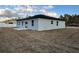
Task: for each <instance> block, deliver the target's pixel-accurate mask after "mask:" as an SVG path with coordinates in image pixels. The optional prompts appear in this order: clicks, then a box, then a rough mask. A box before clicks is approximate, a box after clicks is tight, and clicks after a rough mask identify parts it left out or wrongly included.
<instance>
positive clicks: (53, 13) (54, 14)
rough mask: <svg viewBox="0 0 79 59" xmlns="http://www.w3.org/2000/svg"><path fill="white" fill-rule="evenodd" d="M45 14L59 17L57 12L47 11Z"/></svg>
mask: <svg viewBox="0 0 79 59" xmlns="http://www.w3.org/2000/svg"><path fill="white" fill-rule="evenodd" d="M44 14H45V15H48V16H52V17H57V18H58V17H59V16H58V14H57V13H55V12H46V13H44Z"/></svg>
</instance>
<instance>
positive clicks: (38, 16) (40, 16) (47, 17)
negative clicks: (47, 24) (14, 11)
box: [17, 14, 63, 21]
mask: <svg viewBox="0 0 79 59" xmlns="http://www.w3.org/2000/svg"><path fill="white" fill-rule="evenodd" d="M36 18H42V19H52V20H61V21H63V20H62V19H60V18H55V17H51V16H47V15H42V14H39V15H35V16H30V17H27V18H23V19H18V20H17V21H21V20H30V19H36Z"/></svg>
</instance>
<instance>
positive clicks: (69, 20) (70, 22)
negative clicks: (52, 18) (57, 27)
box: [60, 14, 79, 26]
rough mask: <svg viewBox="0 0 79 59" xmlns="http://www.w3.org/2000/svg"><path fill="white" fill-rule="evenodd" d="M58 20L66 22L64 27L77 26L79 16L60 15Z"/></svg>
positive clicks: (78, 24)
mask: <svg viewBox="0 0 79 59" xmlns="http://www.w3.org/2000/svg"><path fill="white" fill-rule="evenodd" d="M60 18H61V19H62V20H64V21H65V22H66V26H79V15H76V14H75V15H69V14H64V16H62V15H60Z"/></svg>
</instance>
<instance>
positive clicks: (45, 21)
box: [17, 14, 65, 31]
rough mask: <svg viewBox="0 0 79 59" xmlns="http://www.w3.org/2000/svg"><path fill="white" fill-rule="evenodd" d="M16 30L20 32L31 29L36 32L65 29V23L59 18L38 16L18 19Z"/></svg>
mask: <svg viewBox="0 0 79 59" xmlns="http://www.w3.org/2000/svg"><path fill="white" fill-rule="evenodd" d="M17 28H19V29H20V30H22V29H31V30H37V31H42V30H52V29H59V28H65V21H63V20H61V19H59V18H55V17H50V16H46V15H42V14H39V15H35V16H31V17H27V18H24V19H18V20H17Z"/></svg>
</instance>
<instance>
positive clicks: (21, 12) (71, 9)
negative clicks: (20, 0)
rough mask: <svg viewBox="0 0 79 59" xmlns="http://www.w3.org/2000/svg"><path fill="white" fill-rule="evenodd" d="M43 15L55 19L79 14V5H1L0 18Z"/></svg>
mask: <svg viewBox="0 0 79 59" xmlns="http://www.w3.org/2000/svg"><path fill="white" fill-rule="evenodd" d="M26 9H27V11H26ZM41 13H42V14H46V15H49V16H54V17H56V16H57V17H59V16H60V15H64V14H71V15H72V14H79V5H31V6H27V5H0V17H21V16H26V15H27V14H28V15H35V14H41Z"/></svg>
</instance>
